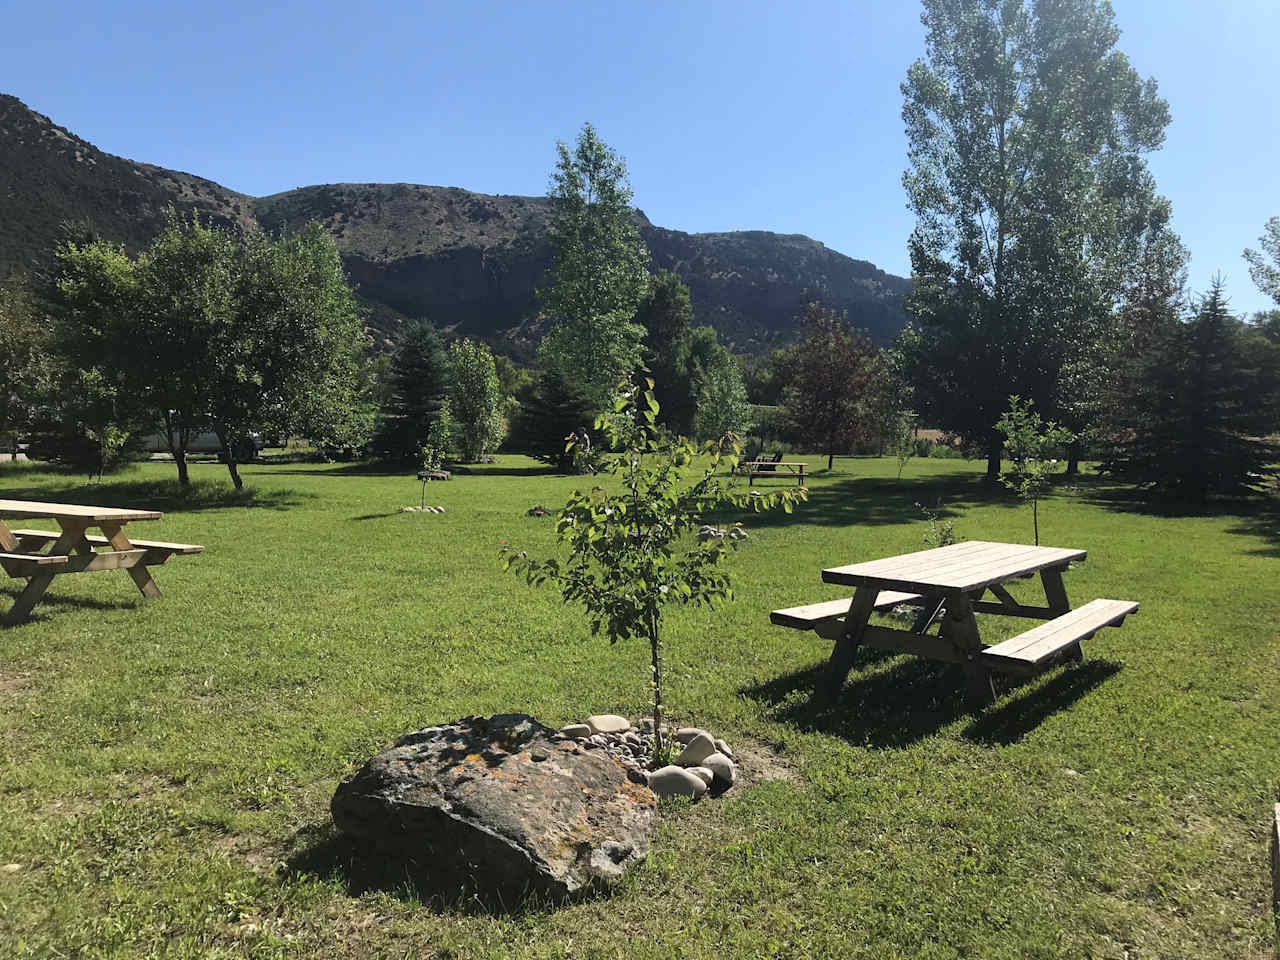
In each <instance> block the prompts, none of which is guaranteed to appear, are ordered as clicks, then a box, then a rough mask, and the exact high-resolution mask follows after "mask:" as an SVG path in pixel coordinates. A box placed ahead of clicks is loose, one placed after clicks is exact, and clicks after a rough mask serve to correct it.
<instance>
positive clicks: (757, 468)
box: [738, 460, 805, 486]
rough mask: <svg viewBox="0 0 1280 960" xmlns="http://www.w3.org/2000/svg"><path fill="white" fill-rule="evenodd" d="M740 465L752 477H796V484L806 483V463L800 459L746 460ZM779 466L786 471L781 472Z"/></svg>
mask: <svg viewBox="0 0 1280 960" xmlns="http://www.w3.org/2000/svg"><path fill="white" fill-rule="evenodd" d="M738 466H739V469H741V470H742V472H743V473H745V474H746V475H747V477H749V478H751V479H756V478H759V477H786V478H788V479H789V478H791V477H795V478H796V486H803V485H804V469H805V464H804V463H802V462H801V461H799V460H745V461H743V462H742V463H740V464H739V465H738ZM779 467H783V468H785V473H784V472H779V470H778V468H779Z"/></svg>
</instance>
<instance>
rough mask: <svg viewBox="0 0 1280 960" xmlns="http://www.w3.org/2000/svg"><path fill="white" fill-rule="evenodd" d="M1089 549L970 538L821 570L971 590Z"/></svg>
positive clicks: (852, 579)
mask: <svg viewBox="0 0 1280 960" xmlns="http://www.w3.org/2000/svg"><path fill="white" fill-rule="evenodd" d="M1087 556H1088V553H1087V551H1084V550H1074V549H1070V548H1065V547H1032V546H1027V545H1026V544H1017V543H991V542H988V541H985V540H966V541H964V542H963V543H953V544H951V545H950V546H946V547H936V548H934V549H932V550H920V551H917V552H916V553H907V554H903V555H901V556H897V557H885V558H884V559H882V560H869V561H867V562H865V563H855V564H850V565H849V566H844V567H831V568H829V569H827V570H823V571H822V580H823V582H824V583H839V584H844V585H846V586H857V587H863V586H866V587H871V586H878V587H885V588H889V589H893V590H908V591H913V592H916V593H937V592H945V591H949V590H960V591H970V590H977V589H979V588H981V587H989V586H991V585H992V584H999V583H1003V582H1004V581H1006V580H1012V579H1013V578H1014V577H1020V576H1024V575H1026V574H1031V573H1035V572H1036V571H1038V570H1044V569H1046V568H1048V567H1062V566H1066V564H1068V563H1070V562H1071V561H1073V560H1083V559H1085V557H1087Z"/></svg>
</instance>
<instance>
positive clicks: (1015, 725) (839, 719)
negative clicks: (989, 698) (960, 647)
mask: <svg viewBox="0 0 1280 960" xmlns="http://www.w3.org/2000/svg"><path fill="white" fill-rule="evenodd" d="M858 660H859V668H858V669H859V671H860V672H859V673H858V674H855V675H854V677H853V679H852V680H851V681H850V682H848V683H846V685H845V687H844V689H843V690H842V691H841V692H840V693H839V694H837V695H836V696H835V697H831V696H829V695H827V694H825V693H824V692H823V691H822V683H823V680H824V678H825V676H826V669H827V665H826V663H825V662H822V663H817V664H814V665H813V666H811V667H806V668H805V669H803V670H797V671H795V672H793V673H789V674H786V675H785V676H781V677H777V678H775V679H773V680H768V681H764V682H758V683H756V684H754V685H752V686H749V687H744V688H742V689H740V690H739V691H738V692H739V693H740V694H742V695H743V696H746V697H749V698H750V699H753V700H756V701H757V702H760V703H762V704H765V705H766V706H768V707H770V708H771V715H772V718H773V719H775V720H778V721H780V722H784V723H790V724H794V725H795V726H797V727H798V728H799V729H801V730H804V731H806V732H820V733H829V734H832V735H834V736H838V737H841V738H843V739H845V740H848V741H849V742H850V743H855V744H859V745H865V746H870V747H875V748H879V749H896V748H901V747H906V746H910V745H911V744H913V743H915V742H917V741H918V740H921V739H923V738H925V737H927V736H930V735H931V734H934V733H937V732H938V731H939V730H941V729H942V728H943V727H946V726H948V725H949V724H951V723H953V722H955V721H956V720H959V719H961V718H962V717H964V716H967V715H971V713H970V711H969V709H968V707H967V706H966V704H965V699H964V686H965V684H964V675H963V674H962V672H961V671H960V668H959V667H957V666H954V665H952V664H946V663H939V662H937V661H933V660H924V659H921V658H919V657H901V656H898V655H896V654H890V653H882V652H878V651H865V650H864V651H860V652H859V654H858ZM881 666H884V667H885V668H884V669H875V670H872V671H870V672H868V667H881ZM1119 669H1120V668H1119V667H1118V666H1117V665H1115V664H1112V663H1109V662H1107V661H1099V660H1091V661H1088V662H1086V663H1084V664H1082V665H1079V666H1073V667H1069V668H1067V669H1066V670H1064V671H1063V672H1062V673H1061V674H1060V675H1058V676H1056V677H1054V678H1053V679H1052V680H1050V681H1048V682H1047V683H1044V684H1036V683H1035V682H1034V681H1029V682H1022V683H1019V682H1016V681H1012V680H1011V679H1010V678H998V680H997V683H998V684H1000V688H1001V689H1003V690H1013V689H1017V688H1020V687H1024V686H1027V687H1030V688H1031V689H1028V690H1027V691H1026V693H1025V694H1024V695H1023V696H1019V697H1018V698H1016V699H1014V700H1012V701H1010V702H1008V703H1006V704H1004V705H1003V706H1001V707H999V708H997V709H993V710H988V711H985V712H983V713H980V714H977V715H976V716H973V719H972V721H971V723H970V724H969V726H968V727H967V728H966V729H965V731H964V736H965V737H966V738H968V739H971V740H974V741H975V742H978V743H983V744H995V743H1000V744H1009V743H1013V742H1016V741H1017V740H1019V739H1021V738H1022V737H1023V736H1025V735H1026V734H1027V733H1028V732H1029V731H1031V730H1033V729H1035V727H1037V726H1038V725H1039V724H1040V723H1041V722H1042V721H1043V720H1044V719H1045V718H1046V717H1048V716H1049V715H1050V714H1052V713H1055V712H1056V711H1058V710H1062V709H1065V708H1066V707H1068V706H1070V705H1071V704H1072V703H1074V702H1075V701H1076V700H1079V699H1080V698H1081V697H1083V696H1084V695H1085V694H1086V693H1088V692H1089V691H1090V690H1092V689H1093V688H1094V687H1096V686H1097V685H1098V684H1100V683H1102V682H1103V681H1104V680H1106V679H1107V678H1108V677H1110V676H1112V675H1113V674H1115V673H1116V672H1117V671H1118V670H1119Z"/></svg>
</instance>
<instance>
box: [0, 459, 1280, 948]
mask: <svg viewBox="0 0 1280 960" xmlns="http://www.w3.org/2000/svg"><path fill="white" fill-rule="evenodd" d="M809 463H810V468H811V469H813V470H815V474H814V476H813V479H812V481H811V489H812V496H811V499H810V502H809V503H808V504H804V505H801V506H800V507H799V508H798V509H797V511H796V513H795V514H793V515H791V516H784V515H782V514H777V515H765V516H747V517H744V518H743V519H744V521H745V523H746V524H747V527H748V529H749V531H750V534H751V539H750V541H749V543H748V544H747V546H746V548H745V549H744V550H743V551H741V552H740V553H738V554H737V555H736V556H735V557H733V558H732V559H731V561H730V562H731V563H732V566H733V571H734V574H735V589H736V599H735V600H734V601H733V602H732V603H730V604H727V605H726V606H724V607H722V608H720V609H718V610H714V611H711V610H704V609H697V610H683V611H678V612H676V613H675V614H674V615H672V616H670V617H669V618H668V621H667V624H668V626H667V647H666V651H667V696H668V700H669V702H670V704H671V706H672V708H673V710H674V711H675V713H676V716H677V718H678V719H680V720H683V721H690V722H696V723H698V724H699V725H705V726H708V727H711V728H713V729H715V730H716V731H717V732H719V733H722V734H723V735H724V736H725V738H726V739H728V740H729V741H730V742H731V743H732V742H734V740H735V738H738V740H740V741H741V740H743V739H744V738H748V737H749V738H753V739H755V740H756V741H759V742H761V743H767V744H771V745H773V746H774V748H775V749H776V750H777V751H778V752H779V756H780V758H781V760H782V761H784V762H785V763H786V764H787V765H788V766H789V767H790V768H791V769H792V770H794V771H795V772H796V776H795V777H794V779H792V780H790V781H775V782H767V783H762V784H759V785H756V786H752V787H749V788H745V789H741V790H734V791H731V792H730V793H729V794H728V795H727V796H726V797H724V798H723V799H721V800H717V801H712V802H705V803H701V804H698V805H695V806H692V807H688V806H684V807H680V806H677V807H672V808H670V809H668V810H666V812H665V813H664V815H663V818H662V826H661V829H660V832H659V835H658V837H657V839H656V843H655V846H654V851H653V853H652V855H651V857H650V859H649V860H648V862H647V863H645V864H643V865H641V866H640V867H639V868H637V869H636V870H635V871H634V872H633V873H632V874H631V875H630V876H629V878H628V880H627V881H626V883H625V884H624V885H623V887H622V888H621V889H620V890H619V891H618V892H617V893H616V894H614V895H612V896H609V897H603V898H599V899H596V900H591V901H587V902H584V903H579V904H576V905H573V906H569V907H565V908H562V909H558V910H545V909H526V910H523V911H520V912H514V913H508V914H504V915H494V914H492V913H484V912H479V911H476V910H473V909H469V908H468V907H467V905H466V904H462V905H454V906H451V907H448V908H444V909H441V908H438V907H436V906H434V905H432V904H428V905H425V906H424V905H423V904H422V902H421V900H420V899H418V898H417V897H416V895H415V894H414V893H413V892H412V891H411V890H405V889H374V890H361V889H359V888H358V885H357V884H356V883H355V881H354V880H353V878H352V877H351V876H349V875H348V874H347V873H346V872H345V871H344V868H343V865H342V863H341V860H340V858H337V857H335V856H334V855H333V854H332V852H331V851H332V850H333V849H334V845H333V843H332V831H331V828H330V820H329V814H328V803H329V798H330V797H331V795H332V794H333V790H334V788H335V787H336V785H337V783H338V781H339V780H340V779H341V778H342V777H344V776H346V775H348V774H349V773H350V772H351V771H352V770H353V769H354V767H355V766H356V765H357V764H359V763H360V762H362V761H363V760H364V759H365V758H366V757H367V756H369V755H370V754H371V753H372V752H374V751H375V750H377V749H378V748H379V747H380V746H381V745H383V744H385V743H386V742H388V741H389V740H391V739H392V738H394V737H396V736H397V735H399V734H401V733H404V732H406V731H409V730H413V729H417V728H418V727H421V726H423V725H426V724H429V723H436V722H443V721H449V720H453V719H456V718H458V717H461V716H464V715H468V714H489V713H495V712H505V711H526V712H528V713H532V714H534V715H535V716H537V717H538V718H539V719H541V720H543V721H544V722H546V723H550V724H556V725H558V724H561V723H564V722H567V721H569V720H572V719H577V718H581V717H583V716H585V715H586V714H589V713H595V712H614V711H617V712H624V713H628V714H630V715H631V716H633V717H635V716H639V715H641V713H642V711H643V710H644V708H645V704H646V698H647V696H648V685H647V657H648V650H647V647H646V646H645V645H644V644H641V643H634V644H630V645H627V644H620V645H618V646H616V647H610V645H609V644H608V642H607V641H606V640H604V639H601V638H591V637H590V636H589V634H588V631H587V629H586V627H585V620H584V618H583V617H582V615H581V613H580V612H579V611H578V610H577V609H575V608H566V607H564V606H562V605H561V603H560V601H559V599H558V597H557V596H556V595H555V594H554V593H552V592H551V591H549V590H534V589H531V588H529V587H528V586H526V585H525V584H524V582H523V581H522V580H520V579H519V578H517V577H514V576H511V575H504V574H503V573H502V572H501V571H500V569H499V565H498V562H497V546H498V543H499V541H500V540H502V539H504V538H506V539H509V540H510V541H511V542H512V543H513V544H516V545H518V546H527V547H528V548H529V549H530V550H531V552H532V551H536V552H538V553H540V554H545V553H547V552H548V551H550V550H552V549H553V540H554V530H553V527H554V522H553V521H552V520H550V519H542V520H539V519H534V518H530V517H526V516H524V513H525V511H526V510H527V509H528V508H529V507H532V506H534V505H535V504H543V505H546V506H548V507H554V506H558V505H559V504H561V503H563V500H564V497H565V495H566V494H567V493H568V491H569V490H570V489H571V488H573V487H574V486H577V485H580V484H581V483H582V482H583V481H581V480H579V479H575V478H564V477H554V476H549V475H546V474H544V473H542V472H541V471H540V470H538V469H537V468H536V465H535V464H533V463H532V462H531V461H526V460H523V459H521V458H516V457H504V458H502V462H501V463H499V464H497V465H495V466H493V467H489V468H482V469H480V470H478V471H477V472H475V473H473V474H471V475H464V476H458V477H457V478H456V479H455V480H454V481H452V482H449V483H440V484H434V485H432V486H431V487H430V488H429V490H428V502H430V503H438V504H441V505H443V506H444V507H445V508H446V510H447V512H446V513H445V514H443V515H439V516H437V515H431V514H401V513H399V512H398V511H399V508H400V507H401V506H402V505H406V504H416V503H417V502H418V496H419V488H418V484H417V483H416V481H414V480H413V479H411V478H408V479H406V478H405V477H393V476H385V475H370V474H365V473H361V472H359V471H356V470H354V469H352V468H348V467H342V466H333V467H323V466H292V465H276V466H272V465H263V466H256V467H246V468H244V473H245V475H246V479H247V483H248V489H247V490H246V491H245V492H244V493H243V494H240V495H238V494H236V493H234V492H233V491H232V490H231V489H230V485H229V482H228V481H227V479H226V474H225V471H224V470H223V469H221V468H219V467H216V466H213V465H207V466H195V467H193V475H194V477H195V478H196V486H195V488H194V489H193V490H192V491H191V492H190V493H189V494H186V495H183V494H181V493H179V491H178V489H177V487H176V484H175V483H174V482H173V479H172V474H173V468H172V466H166V465H161V464H147V465H143V466H140V467H136V468H133V469H131V470H130V471H129V472H126V473H124V474H122V475H120V476H119V477H117V478H114V479H109V480H108V481H107V482H105V483H103V484H101V485H95V486H83V485H81V482H80V480H79V479H78V478H72V477H68V476H66V475H64V474H57V473H52V472H48V471H45V470H43V469H39V468H35V467H29V466H24V465H21V464H18V465H6V466H4V467H0V489H3V491H4V492H3V496H5V497H24V498H34V499H47V500H62V501H66V500H70V501H80V502H86V503H94V502H99V503H110V504H120V505H127V506H133V507H151V508H158V509H162V510H165V511H166V515H165V518H164V520H163V521H161V522H159V523H154V524H146V525H138V526H136V527H134V528H131V529H130V533H132V534H134V535H136V536H142V537H146V538H149V539H166V540H178V541H184V542H195V543H203V544H205V545H206V546H207V547H208V551H207V553H206V554H204V555H203V556H201V557H195V558H177V559H175V560H174V561H173V562H171V563H170V564H169V565H168V566H166V567H163V568H159V569H158V570H157V571H156V576H157V580H158V581H159V583H160V586H161V588H162V589H163V590H164V591H165V597H164V599H162V600H159V601H147V602H143V601H142V600H141V598H140V597H139V596H138V594H137V592H136V590H135V589H134V587H133V584H132V583H131V582H130V581H129V579H128V578H127V577H126V576H124V575H123V574H115V573H113V574H109V575H98V576H83V577H65V578H60V579H58V580H56V581H55V583H54V587H53V589H52V590H51V592H50V599H49V600H47V601H46V602H45V603H43V604H42V605H41V606H40V607H38V608H37V613H38V617H37V618H36V619H35V620H34V621H33V622H31V623H29V624H27V625H25V626H21V627H18V628H13V629H9V630H4V631H0V865H5V866H4V867H3V869H0V954H3V955H5V956H27V955H32V956H156V955H164V956H175V957H176V956H190V957H197V956H198V957H210V956H214V957H219V956H253V957H274V956H286V957H289V956H316V957H334V956H337V957H346V956H351V957H357V956H361V957H365V956H367V957H382V956H395V957H399V956H412V957H495V958H499V957H512V956H516V957H523V956H530V957H562V956H564V957H589V956H601V957H615V956H617V957H629V958H631V957H640V958H645V957H671V956H685V955H688V956H701V955H706V956H724V955H738V956H750V957H760V956H778V957H815V958H816V957H827V956H855V957H857V956H862V957H875V958H888V957H929V958H944V957H974V958H984V960H986V958H1035V957H1060V956H1066V957H1108V958H1122V957H1123V958H1148V957H1150V958H1155V957H1203V958H1213V960H1221V958H1225V957H1231V958H1238V957H1269V956H1271V944H1272V939H1273V922H1272V915H1271V909H1270V904H1269V899H1270V896H1269V892H1270V880H1269V876H1268V866H1267V865H1268V855H1267V848H1266V837H1267V833H1266V823H1267V820H1268V817H1269V815H1270V811H1271V805H1272V803H1273V802H1274V801H1275V800H1276V798H1277V791H1278V788H1280V774H1278V770H1280V750H1278V749H1277V748H1278V747H1280V736H1278V731H1280V716H1277V707H1278V706H1280V697H1278V696H1277V692H1276V691H1277V688H1278V686H1280V683H1278V681H1280V637H1278V636H1277V627H1276V624H1277V623H1278V622H1280V581H1278V578H1277V573H1278V572H1280V560H1278V558H1280V531H1278V530H1277V527H1276V523H1275V516H1276V515H1275V513H1274V512H1268V509H1269V508H1265V507H1258V506H1255V507H1253V508H1251V509H1242V510H1236V511H1234V512H1221V513H1218V512H1215V513H1210V514H1208V515H1198V516H1163V515H1159V514H1157V513H1152V512H1148V511H1145V510H1143V509H1141V507H1140V505H1138V504H1136V503H1135V502H1133V501H1131V500H1127V499H1125V498H1124V497H1123V496H1121V493H1120V492H1119V491H1113V490H1111V489H1109V488H1107V487H1105V486H1103V485H1101V484H1100V483H1099V482H1098V481H1096V480H1090V479H1085V480H1082V481H1081V482H1080V484H1079V486H1078V487H1076V488H1059V490H1058V491H1057V493H1056V494H1055V495H1054V496H1053V497H1051V498H1050V499H1049V500H1048V501H1047V502H1045V503H1044V504H1042V507H1041V515H1040V523H1041V536H1042V539H1043V541H1044V542H1045V543H1047V544H1051V545H1055V546H1070V547H1080V548H1084V549H1087V550H1088V551H1089V560H1088V562H1087V563H1085V564H1083V565H1081V566H1079V567H1077V568H1075V569H1073V570H1072V571H1071V572H1070V573H1069V574H1068V575H1067V577H1066V582H1067V589H1068V592H1069V593H1070V595H1071V598H1072V600H1073V601H1074V602H1075V603H1077V604H1079V603H1082V602H1084V601H1086V600H1089V599H1092V598H1094V597H1098V596H1106V597H1115V598H1119V599H1131V600H1138V601H1140V602H1141V603H1142V610H1141V612H1140V613H1139V614H1138V615H1137V616H1135V617H1132V618H1130V619H1129V620H1128V621H1127V622H1126V623H1125V625H1124V626H1123V627H1122V628H1121V629H1119V630H1105V631H1103V632H1101V633H1100V634H1098V635H1097V636H1096V637H1095V638H1094V639H1093V640H1092V641H1090V642H1089V643H1087V644H1086V646H1085V655H1086V663H1085V664H1084V666H1083V667H1077V668H1068V669H1065V670H1061V671H1058V672H1055V673H1051V674H1049V675H1047V676H1045V677H1042V678H1040V679H1038V680H1036V681H1034V682H1032V683H1029V684H1026V685H1023V686H1021V687H1018V688H1016V689H1014V690H1012V691H1011V692H1010V693H1008V694H1007V695H1006V696H1004V697H1003V698H1002V699H1001V700H1000V701H999V702H998V703H997V704H996V705H995V706H994V707H993V708H992V709H990V710H988V711H987V712H986V713H985V714H984V715H982V716H981V717H977V718H974V717H971V716H968V715H966V714H965V713H964V710H963V703H962V682H961V680H960V677H959V676H958V672H956V671H953V669H951V668H947V667H942V666H938V665H934V664H930V663H926V662H923V661H919V660H915V659H911V658H905V657H891V656H885V655H882V654H878V653H875V652H870V651H864V652H863V653H862V654H861V655H860V659H859V661H858V665H857V668H856V669H855V670H854V672H853V673H852V674H851V675H850V677H849V681H848V684H847V686H846V688H845V691H844V695H843V698H842V699H841V700H840V701H839V702H837V703H835V704H828V705H826V706H821V705H818V706H815V705H811V703H810V694H811V692H812V690H813V686H814V683H815V680H816V677H817V674H816V671H817V669H818V668H819V667H820V665H821V664H822V663H823V662H824V660H825V657H826V655H827V653H829V649H828V648H827V645H826V644H825V643H824V642H823V641H821V640H819V639H817V638H816V637H814V636H813V635H812V634H803V633H797V632H795V631H790V630H785V629H781V628H776V627H771V626H770V625H769V619H768V612H769V610H770V609H772V608H775V607H782V606H790V605H794V604H798V603H802V602H806V601H813V600H821V599H832V598H835V597H837V596H840V592H839V591H838V590H837V588H834V587H828V586H824V585H823V584H822V583H821V581H820V578H819V571H820V570H821V569H822V568H823V567H825V566H833V565H837V564H842V563H851V562H854V561H858V560H864V559H872V558H875V557H879V556H886V555H890V554H896V553H903V552H908V551H911V550H916V549H922V548H923V546H924V544H923V543H922V536H923V534H924V532H925V525H924V523H923V522H922V521H921V519H920V514H919V512H918V511H917V510H916V508H915V507H914V505H913V504H914V502H915V501H920V502H923V503H925V504H928V505H933V504H934V503H936V502H938V501H939V500H941V501H942V503H943V510H944V512H945V513H947V514H948V515H949V516H951V517H952V518H953V519H955V521H956V530H957V533H959V534H960V535H961V536H962V537H964V538H966V539H987V540H1007V541H1014V542H1029V540H1030V537H1031V516H1030V510H1029V508H1026V507H1023V506H1021V505H1019V504H1017V503H1016V502H1015V501H1012V500H1010V499H1009V498H1008V497H1007V496H1005V495H1004V494H1001V493H996V492H992V491H990V490H988V489H987V488H985V487H984V486H983V484H982V483H981V477H980V475H979V467H978V465H976V464H968V463H965V462H963V461H955V460H924V461H919V460H917V461H913V462H912V463H911V464H909V465H908V467H907V469H906V476H905V477H904V478H903V480H901V481H898V480H896V479H895V478H894V473H895V472H896V466H897V465H896V463H891V462H890V461H888V460H868V459H854V460H841V461H837V463H836V470H835V472H834V473H832V474H827V473H825V472H823V471H821V470H820V469H819V468H820V467H824V466H825V459H819V458H813V459H811V460H810V461H809ZM0 586H2V589H3V590H4V591H5V592H6V593H7V594H8V597H0V608H7V604H8V603H9V602H10V600H11V598H12V597H13V596H15V595H16V593H17V587H18V586H20V581H5V582H4V583H3V585H0ZM1024 589H1025V588H1024ZM1025 626H1026V624H1025V622H1023V623H1021V624H1019V622H1018V621H1012V620H1005V619H997V618H984V622H983V628H984V639H985V640H987V641H988V642H990V641H991V640H993V639H1000V638H1003V637H1005V636H1008V635H1010V634H1012V633H1013V632H1015V630H1017V629H1023V628H1025ZM15 865H16V867H15Z"/></svg>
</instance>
